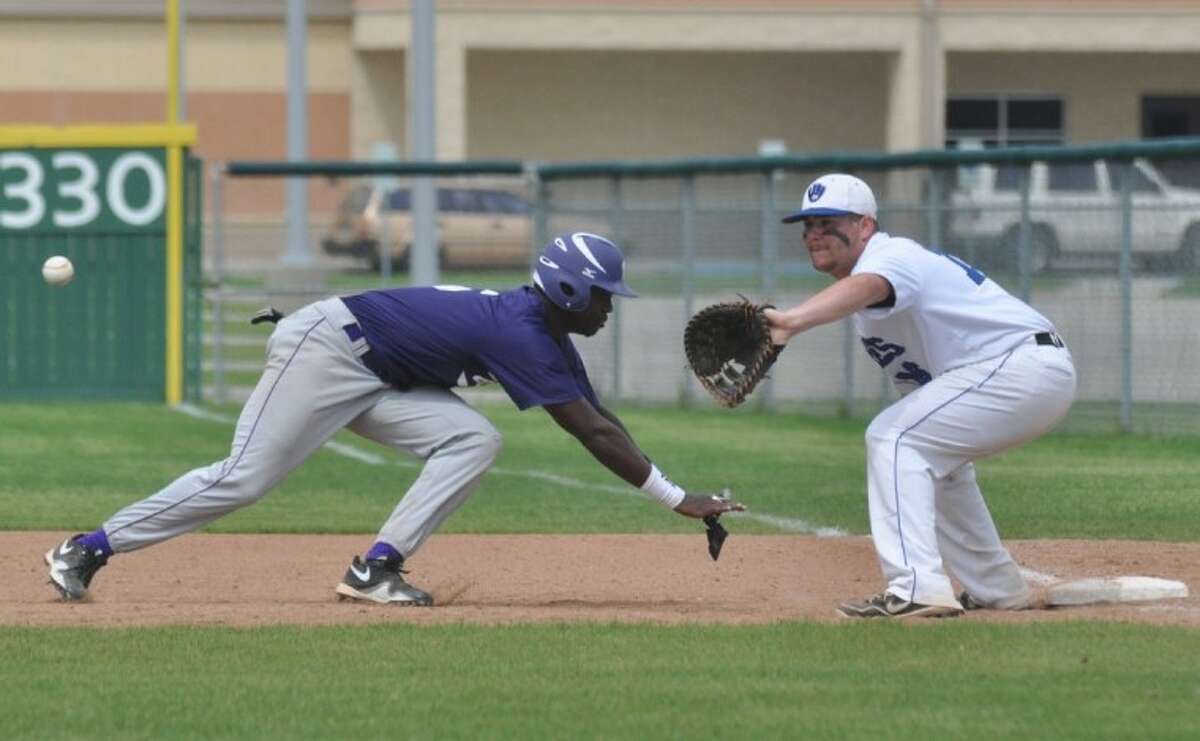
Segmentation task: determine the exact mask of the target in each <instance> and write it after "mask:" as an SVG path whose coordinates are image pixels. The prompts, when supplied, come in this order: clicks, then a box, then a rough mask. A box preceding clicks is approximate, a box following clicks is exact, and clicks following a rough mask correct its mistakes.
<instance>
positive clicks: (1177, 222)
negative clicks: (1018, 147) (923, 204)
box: [949, 160, 1200, 271]
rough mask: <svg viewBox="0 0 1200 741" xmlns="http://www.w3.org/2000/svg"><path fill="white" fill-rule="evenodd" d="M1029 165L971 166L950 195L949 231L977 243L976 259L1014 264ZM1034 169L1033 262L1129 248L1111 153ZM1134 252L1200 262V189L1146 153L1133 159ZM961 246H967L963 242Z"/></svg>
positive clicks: (1184, 263)
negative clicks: (1022, 183) (1170, 176)
mask: <svg viewBox="0 0 1200 741" xmlns="http://www.w3.org/2000/svg"><path fill="white" fill-rule="evenodd" d="M1024 167H1025V166H1024V165H1002V166H992V165H980V166H977V167H972V168H963V169H962V170H961V171H960V173H959V183H958V187H957V188H955V190H954V191H953V192H952V194H951V197H950V205H951V209H950V222H949V235H950V238H951V240H952V241H953V242H954V243H955V244H956V245H962V244H964V243H966V244H972V243H973V244H974V245H975V247H976V258H975V259H976V260H977V261H978V262H980V263H982V264H985V265H989V266H991V267H993V268H997V267H998V268H1014V267H1015V266H1016V261H1017V255H1018V250H1017V246H1018V240H1019V235H1020V223H1021V204H1020V193H1019V190H1018V187H1019V178H1020V172H1021V169H1022V168H1024ZM1028 172H1029V206H1030V246H1031V265H1032V267H1033V269H1034V270H1035V271H1037V270H1046V269H1049V268H1050V267H1051V266H1052V265H1053V264H1054V263H1055V262H1057V261H1064V260H1066V259H1067V258H1070V257H1072V256H1091V257H1094V256H1097V255H1105V254H1107V255H1111V256H1114V257H1115V256H1116V255H1117V254H1119V252H1120V249H1121V232H1122V227H1121V218H1122V217H1121V208H1120V198H1121V185H1120V180H1119V179H1118V178H1119V172H1120V171H1119V170H1118V169H1117V167H1115V166H1114V165H1113V164H1112V163H1110V162H1107V161H1096V162H1085V163H1063V164H1055V165H1050V166H1048V165H1046V164H1045V163H1034V164H1033V166H1032V167H1031V168H1029V170H1028ZM1132 172H1133V177H1134V180H1133V194H1132V196H1133V224H1132V227H1133V252H1134V256H1135V257H1136V258H1138V259H1139V260H1140V261H1142V262H1145V263H1147V264H1169V265H1171V266H1172V267H1174V268H1176V269H1185V270H1195V269H1196V268H1197V265H1198V262H1200V190H1195V189H1190V188H1181V187H1177V186H1174V185H1172V184H1171V183H1169V182H1167V180H1166V178H1164V177H1163V176H1162V175H1161V174H1160V173H1159V172H1158V171H1157V170H1155V169H1154V167H1153V166H1152V165H1151V164H1150V163H1149V162H1146V161H1143V160H1137V161H1135V162H1134V163H1133V168H1132ZM956 249H962V247H958V246H956Z"/></svg>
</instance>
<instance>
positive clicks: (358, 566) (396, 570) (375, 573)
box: [335, 556, 433, 607]
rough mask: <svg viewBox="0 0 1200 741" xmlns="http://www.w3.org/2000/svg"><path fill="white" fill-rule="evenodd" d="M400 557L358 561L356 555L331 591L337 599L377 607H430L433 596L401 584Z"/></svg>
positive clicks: (404, 572)
mask: <svg viewBox="0 0 1200 741" xmlns="http://www.w3.org/2000/svg"><path fill="white" fill-rule="evenodd" d="M403 566H404V559H402V558H372V559H370V560H367V561H362V560H360V559H359V558H358V556H355V557H354V560H353V561H352V562H351V563H350V568H348V569H346V575H345V576H344V577H342V583H341V584H338V585H337V589H336V590H335V591H336V592H337V593H338V599H359V600H368V601H370V602H378V603H379V604H381V605H400V606H402V607H432V606H433V597H432V596H431V595H430V594H429V593H427V592H422V591H421V590H420V589H417V588H416V587H414V586H413V585H411V584H409V583H408V582H406V581H404V577H403V576H402V574H406V573H408V572H406V571H405V570H404V569H403V568H402V567H403Z"/></svg>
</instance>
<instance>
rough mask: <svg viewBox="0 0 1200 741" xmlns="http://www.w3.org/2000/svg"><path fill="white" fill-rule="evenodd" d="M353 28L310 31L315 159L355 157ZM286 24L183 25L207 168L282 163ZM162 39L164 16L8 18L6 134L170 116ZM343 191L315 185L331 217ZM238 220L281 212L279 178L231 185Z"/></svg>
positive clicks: (199, 150)
mask: <svg viewBox="0 0 1200 741" xmlns="http://www.w3.org/2000/svg"><path fill="white" fill-rule="evenodd" d="M349 32H350V28H349V23H348V21H316V22H312V23H310V25H309V45H308V90H309V98H308V107H309V132H308V137H309V152H310V154H311V156H312V157H313V158H314V159H347V158H349V157H350V153H351V149H350V144H351V142H350V117H351V112H350V101H351V94H350V68H351V61H352V59H353V55H352V54H351V52H350V50H349ZM285 42H286V36H285V32H284V28H283V24H282V20H281V19H279V20H262V19H254V18H251V19H235V20H206V19H197V20H191V21H189V23H188V26H187V44H186V59H185V62H184V66H185V72H186V75H187V85H186V89H187V114H188V115H187V118H188V120H189V121H192V122H194V123H196V124H197V128H198V132H199V133H198V141H197V144H196V147H195V149H194V151H195V153H196V154H197V155H199V156H200V157H202V158H204V159H205V160H220V161H227V160H232V159H264V160H275V159H282V158H283V157H285V156H286V147H287V136H286V134H287V129H286V120H287V118H286V106H287V50H286V45H285ZM166 55H167V44H166V35H165V30H164V27H163V23H162V20H161V19H160V18H141V17H131V18H119V19H92V18H82V19H81V18H73V19H72V18H52V19H51V18H46V19H37V18H15V19H11V18H4V19H3V21H2V22H0V60H2V61H3V63H0V126H3V125H13V124H50V125H68V124H83V123H146V122H159V121H163V120H164V119H165V116H166V87H167V72H166ZM339 196H340V189H339V188H338V187H336V186H333V185H331V184H330V183H327V182H325V181H316V180H314V181H313V182H312V184H311V186H310V197H311V202H312V206H313V208H314V209H316V210H329V209H330V208H331V207H332V206H333V204H334V203H336V201H337V199H338V198H339ZM226 203H227V208H228V209H229V210H230V211H231V212H232V213H242V214H255V213H264V214H278V213H279V212H280V211H281V210H282V208H283V203H284V188H283V184H282V182H281V181H278V180H265V179H264V180H244V179H243V180H235V181H232V182H230V183H229V187H228V190H227V192H226Z"/></svg>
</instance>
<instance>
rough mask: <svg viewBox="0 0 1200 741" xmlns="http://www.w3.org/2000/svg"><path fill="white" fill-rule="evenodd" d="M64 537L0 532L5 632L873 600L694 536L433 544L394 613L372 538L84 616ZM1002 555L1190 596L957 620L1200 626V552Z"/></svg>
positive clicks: (742, 612)
mask: <svg viewBox="0 0 1200 741" xmlns="http://www.w3.org/2000/svg"><path fill="white" fill-rule="evenodd" d="M65 535H66V534H65V533H49V532H9V533H0V563H3V564H5V572H6V573H5V575H4V578H3V579H0V625H3V626H8V625H70V626H95V627H107V626H143V625H164V624H190V625H196V624H204V625H233V626H252V625H264V624H281V623H291V624H304V625H317V624H326V625H328V624H351V623H355V624H358V623H384V622H405V623H447V622H449V623H456V622H461V623H481V624H497V623H513V622H546V621H554V622H579V621H593V622H633V621H644V622H659V623H685V622H697V623H724V624H750V623H767V622H775V621H782V620H819V621H833V620H836V619H837V618H836V617H835V615H834V611H833V608H834V606H835V605H836V604H837V603H838V602H839V601H841V600H844V599H846V598H858V597H863V596H866V595H868V594H870V593H872V592H875V591H878V589H879V587H880V577H879V568H878V565H877V563H876V561H875V555H874V551H873V550H872V548H871V543H870V541H869V540H868V539H867V538H864V537H846V538H817V537H810V536H762V535H757V536H756V535H738V534H737V533H734V534H733V535H732V536H730V538H729V541H728V542H727V543H726V545H725V552H724V553H723V554H722V556H721V560H720V562H718V563H713V562H712V561H711V560H709V558H708V554H707V552H706V550H705V545H704V538H703V536H702V535H701V534H696V535H690V536H682V535H650V536H647V535H436V536H434V537H432V538H430V540H429V542H428V543H427V544H426V545H425V547H424V548H423V549H422V550H421V551H420V553H418V554H417V555H416V556H414V557H413V558H412V559H411V561H410V563H409V565H410V566H411V568H412V574H410V576H409V578H410V579H411V580H412V582H413V583H414V584H416V585H417V586H420V587H422V588H423V589H426V590H428V591H430V592H432V593H433V595H434V599H435V601H436V602H437V604H438V606H436V607H434V608H425V609H422V608H396V607H383V606H377V605H368V604H361V603H350V602H339V601H338V600H337V599H336V596H335V595H334V592H333V587H334V585H336V584H337V582H338V581H339V580H340V579H341V576H342V574H343V573H344V571H345V569H346V566H347V565H348V563H349V561H350V557H351V556H352V555H354V554H355V553H361V552H362V550H363V549H364V548H366V547H367V546H368V545H369V544H370V541H371V538H370V536H368V535H354V536H340V535H339V536H335V535H319V536H313V535H304V536H298V535H189V536H185V537H183V538H179V539H176V540H173V541H169V542H167V543H163V544H161V545H159V546H156V547H153V548H149V549H146V550H142V551H138V552H135V553H130V554H124V555H120V556H117V557H114V558H113V559H112V561H111V562H110V563H109V565H108V566H107V567H105V568H104V569H103V570H102V571H100V572H99V574H98V575H97V576H96V580H95V582H93V584H92V592H93V600H92V601H91V602H88V603H83V604H64V603H62V602H60V601H59V600H58V595H57V593H56V592H55V591H54V590H53V589H52V588H51V587H50V586H49V585H48V584H47V583H46V569H45V566H44V565H43V564H42V554H43V553H44V552H45V551H46V550H48V549H49V548H51V547H52V546H54V545H55V544H56V543H57V542H59V541H60V540H61V539H62V538H63V537H64V536H65ZM1009 547H1010V550H1011V551H1012V553H1013V555H1014V556H1016V557H1017V560H1018V561H1020V562H1021V563H1022V565H1024V566H1026V567H1028V568H1031V569H1034V570H1036V571H1039V572H1042V573H1049V574H1054V575H1056V576H1060V577H1068V578H1083V577H1093V576H1117V575H1137V576H1156V577H1161V578H1165V579H1175V580H1179V581H1183V582H1184V583H1185V584H1188V585H1189V588H1190V589H1191V592H1192V596H1190V597H1189V598H1187V599H1183V600H1169V601H1163V602H1158V603H1142V604H1119V605H1096V606H1087V607H1070V608H1055V609H1050V610H1033V611H1027V612H1020V613H1002V612H994V611H979V612H972V613H968V614H967V615H966V616H965V617H964V618H962V619H964V620H973V621H974V620H983V621H1004V622H1017V623H1030V622H1041V621H1047V620H1078V619H1087V620H1112V621H1123V622H1134V623H1154V624H1171V625H1185V626H1193V627H1200V596H1197V595H1196V589H1195V585H1197V584H1200V544H1196V543H1147V542H1133V541H1100V542H1097V541H1077V540H1070V541H1049V540H1036V541H1011V542H1010V543H1009ZM930 622H937V621H930Z"/></svg>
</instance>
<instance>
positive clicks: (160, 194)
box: [0, 149, 167, 230]
mask: <svg viewBox="0 0 1200 741" xmlns="http://www.w3.org/2000/svg"><path fill="white" fill-rule="evenodd" d="M166 195H167V189H166V178H165V177H164V175H163V150H118V149H88V150H58V151H55V150H44V149H42V150H33V151H0V229H4V230H24V229H78V228H81V227H93V228H113V227H116V228H119V229H129V228H131V227H132V228H145V227H156V226H161V225H162V221H163V210H164V206H165V204H166Z"/></svg>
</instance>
